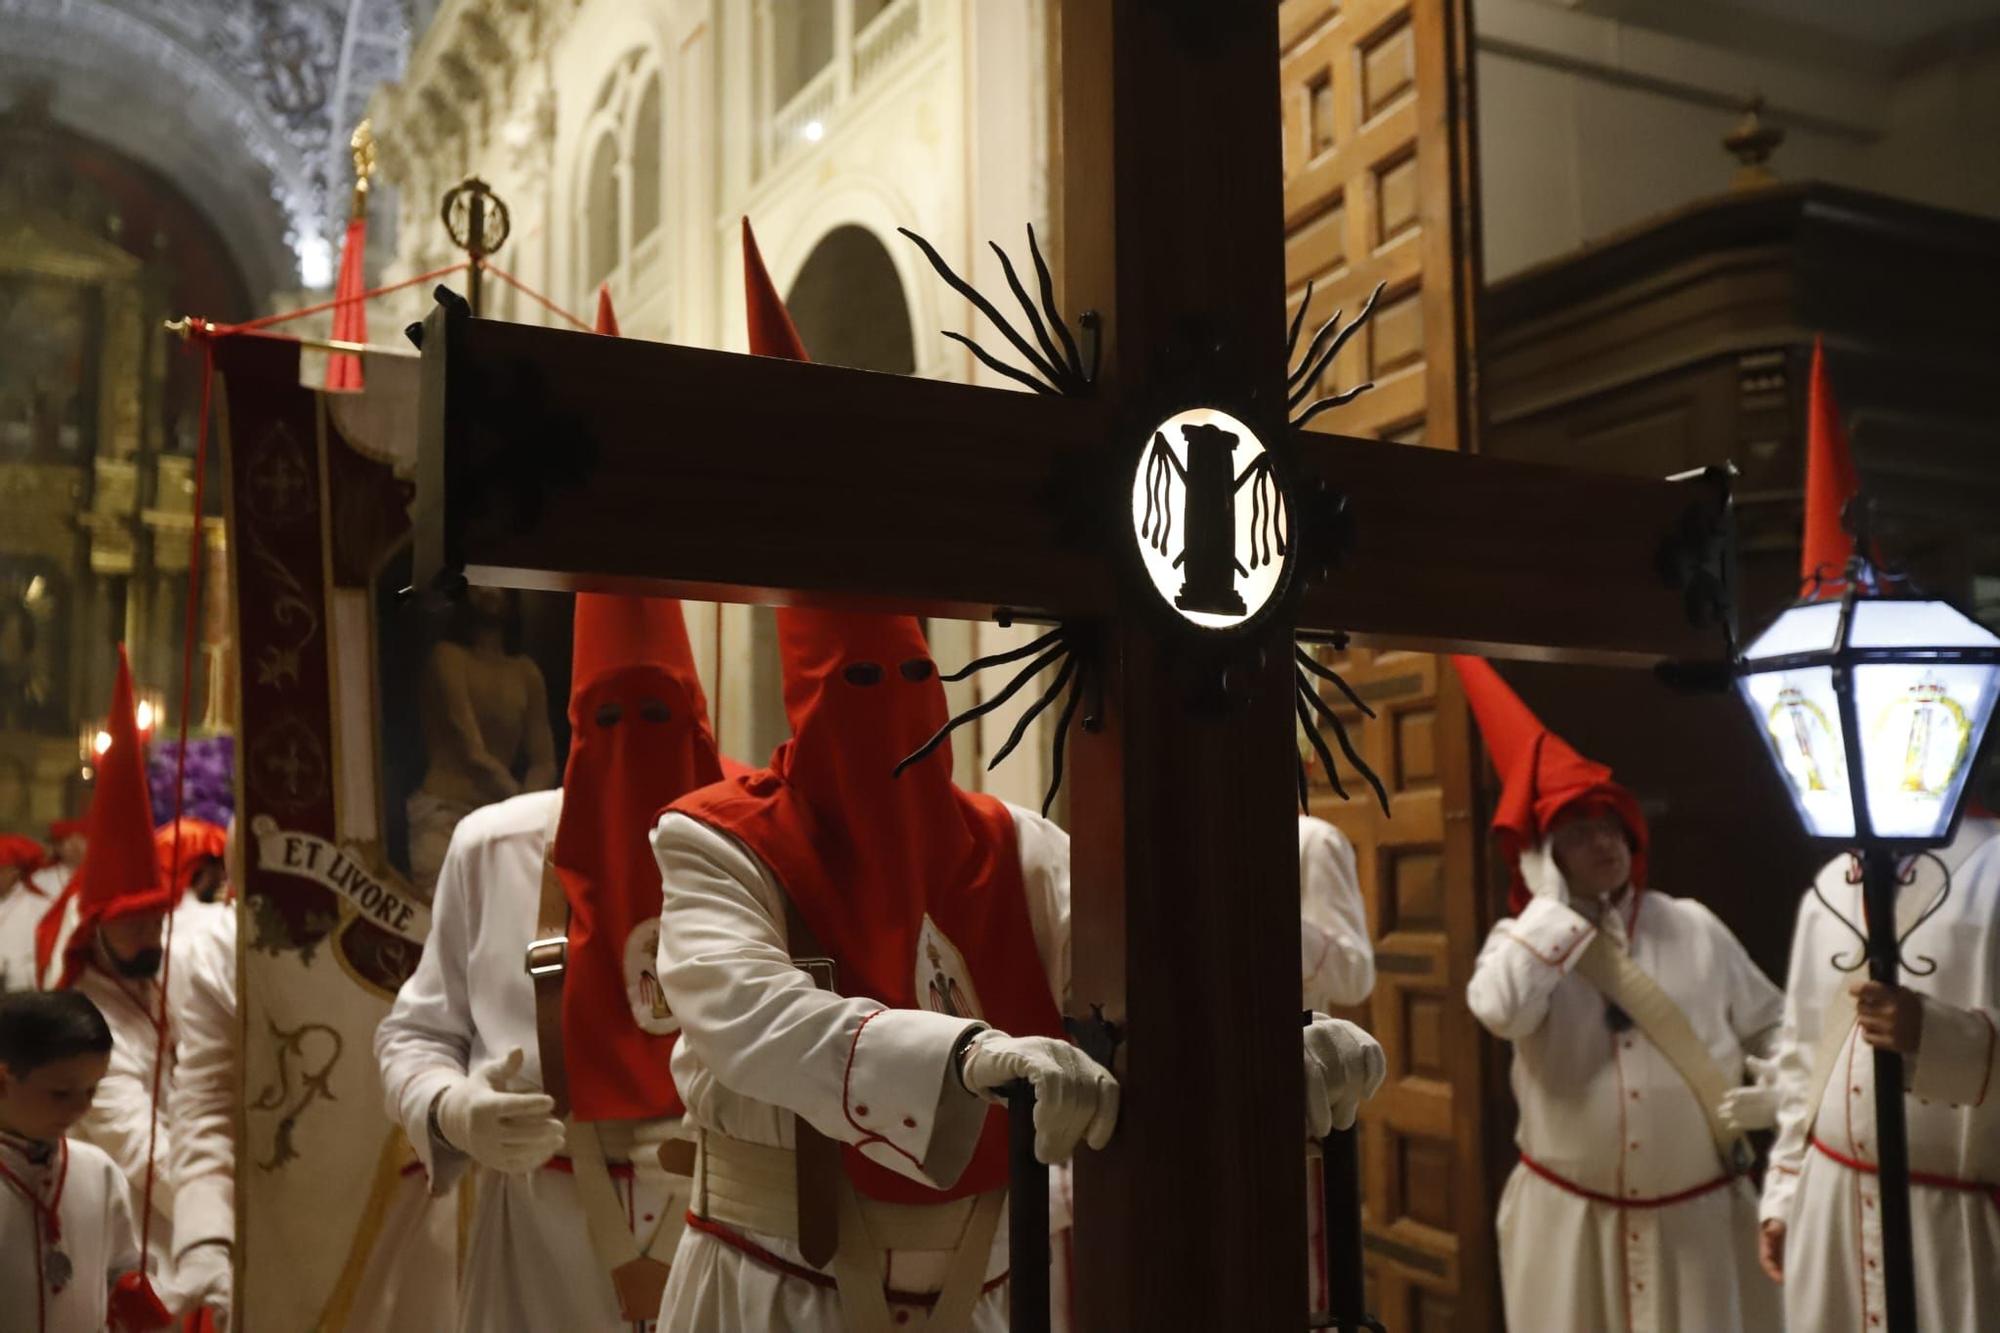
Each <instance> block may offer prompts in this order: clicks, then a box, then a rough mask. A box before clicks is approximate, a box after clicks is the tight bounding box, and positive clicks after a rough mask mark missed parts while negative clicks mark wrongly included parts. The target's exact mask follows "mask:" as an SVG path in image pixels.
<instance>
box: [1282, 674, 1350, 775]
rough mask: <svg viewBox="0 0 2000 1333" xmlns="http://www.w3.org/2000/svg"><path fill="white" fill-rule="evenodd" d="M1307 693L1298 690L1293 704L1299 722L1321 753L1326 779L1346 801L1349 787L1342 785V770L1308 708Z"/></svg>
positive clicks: (1320, 759) (1307, 737)
mask: <svg viewBox="0 0 2000 1333" xmlns="http://www.w3.org/2000/svg"><path fill="white" fill-rule="evenodd" d="M1305 694H1306V692H1305V691H1304V690H1299V691H1297V692H1296V696H1297V697H1295V698H1294V699H1293V700H1292V704H1293V706H1295V707H1296V708H1297V709H1298V713H1299V722H1300V724H1301V725H1303V726H1304V727H1305V729H1306V739H1307V740H1309V741H1311V742H1312V747H1313V749H1314V750H1315V751H1316V752H1317V753H1318V754H1319V762H1320V767H1322V768H1324V769H1325V770H1326V780H1327V781H1328V782H1331V783H1332V784H1333V791H1334V795H1336V796H1338V797H1340V799H1341V800H1343V801H1344V800H1346V799H1347V788H1345V787H1343V786H1341V785H1340V770H1339V769H1337V768H1335V767H1334V766H1333V751H1331V750H1329V749H1327V748H1326V742H1325V741H1324V740H1322V739H1321V738H1320V734H1319V728H1318V727H1316V726H1314V725H1313V720H1312V713H1311V712H1309V711H1308V710H1307V708H1306V700H1305Z"/></svg>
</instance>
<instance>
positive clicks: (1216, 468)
mask: <svg viewBox="0 0 2000 1333" xmlns="http://www.w3.org/2000/svg"><path fill="white" fill-rule="evenodd" d="M1291 524H1292V515H1291V505H1290V502H1289V499H1288V497H1287V496H1286V494H1285V485H1284V480H1283V478H1282V477H1281V475H1280V474H1279V472H1278V470H1277V468H1276V466H1275V460H1274V459H1273V458H1272V455H1271V453H1270V451H1269V450H1267V449H1266V448H1265V447H1264V443H1263V441H1261V440H1259V439H1258V438H1257V436H1256V435H1255V434H1254V433H1253V432H1252V431H1251V429H1250V428H1249V427H1248V426H1246V425H1244V424H1243V423H1242V422H1241V421H1239V420H1237V419H1236V418H1235V417H1233V416H1231V415H1229V414H1228V413H1227V412H1224V411H1221V410H1220V409H1218V408H1212V407H1192V408H1188V409H1187V410H1185V411H1182V412H1176V413H1175V414H1174V415H1172V416H1170V417H1168V418H1167V419H1166V420H1165V421H1163V422H1161V423H1160V424H1159V425H1158V426H1156V427H1154V428H1153V430H1152V431H1151V432H1150V433H1149V434H1148V436H1147V438H1146V442H1145V444H1144V445H1143V446H1142V447H1141V449H1140V450H1139V463H1138V467H1137V468H1136V469H1135V470H1134V472H1133V475H1132V533H1133V537H1134V539H1135V540H1136V541H1137V542H1138V544H1139V558H1140V560H1141V561H1142V562H1143V564H1144V565H1145V569H1146V576H1147V578H1148V579H1149V580H1151V582H1152V585H1153V589H1154V591H1156V592H1157V593H1159V595H1160V598H1161V600H1163V601H1164V602H1165V603H1166V604H1167V606H1168V607H1169V608H1171V609H1172V610H1173V612H1174V614H1176V615H1178V616H1179V617H1180V618H1181V619H1182V620H1184V621H1186V622H1187V623H1189V624H1191V625H1196V626H1199V627H1201V628H1203V629H1207V630H1229V629H1234V628H1236V627H1237V626H1239V625H1242V624H1244V623H1245V622H1247V621H1249V620H1251V619H1252V618H1254V617H1255V616H1256V615H1257V613H1258V612H1259V611H1262V610H1263V609H1264V608H1265V607H1266V606H1268V605H1269V604H1270V602H1271V599H1272V598H1274V597H1276V596H1277V595H1278V591H1279V589H1280V588H1282V587H1283V586H1284V576H1285V570H1286V567H1287V566H1288V565H1289V563H1290V561H1291V557H1292V545H1293V544H1292V540H1291Z"/></svg>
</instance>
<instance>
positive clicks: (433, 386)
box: [419, 0, 1717, 1330]
mask: <svg viewBox="0 0 2000 1333" xmlns="http://www.w3.org/2000/svg"><path fill="white" fill-rule="evenodd" d="M1060 16H1061V23H1062V37H1061V66H1062V78H1063V103H1062V117H1063V122H1064V131H1063V157H1062V160H1063V163H1064V170H1065V183H1066V188H1065V190H1064V200H1065V203H1064V209H1065V216H1064V219H1063V227H1062V231H1061V241H1060V243H1061V249H1062V253H1061V259H1062V260H1063V265H1064V276H1065V282H1064V288H1065V292H1064V295H1065V308H1066V309H1069V310H1072V311H1080V310H1083V309H1086V308H1089V309H1095V310H1097V311H1099V312H1101V314H1102V317H1103V321H1104V326H1103V327H1104V334H1105V339H1106V341H1105V344H1104V362H1103V368H1102V373H1101V374H1100V376H1099V377H1098V379H1097V382H1096V385H1095V390H1094V392H1093V393H1091V394H1090V395H1089V396H1084V397H1043V396H1036V395H1031V394H1024V393H1014V392H1007V391H1001V390H997V389H991V388H981V387H974V386H967V385H961V384H949V383H941V382H935V381H925V380H910V379H902V378H897V377H891V376H885V375H877V374H869V373H866V372H862V371H854V370H846V369H840V368H835V367H830V366H822V365H810V364H803V363H795V362H788V361H778V360H770V359H763V358H756V357H748V356H740V355H734V354H730V353H725V352H715V351H707V350H701V349H697V348H689V347H675V346H667V345H660V344H651V343H644V342H636V341H614V340H612V339H607V338H597V337H590V336H587V335H581V334H573V333H566V332H563V331H560V330H551V329H540V328H530V327H526V326H521V325H514V324H506V323H499V322H491V321H484V320H478V319H473V318H469V317H467V316H466V315H465V314H464V313H463V312H462V311H458V310H453V309H450V308H447V307H442V306H441V307H440V308H439V309H438V310H437V311H435V312H433V314H432V315H431V316H430V319H429V321H428V323H427V327H426V330H425V333H424V340H423V348H424V362H425V364H424V376H425V388H424V409H423V410H424V417H425V432H426V435H425V443H424V476H423V477H422V478H421V479H420V496H419V503H420V505H425V504H428V507H427V508H426V509H425V510H424V512H423V513H421V514H420V517H419V543H420V546H419V572H420V574H421V573H423V572H425V571H426V570H427V569H429V570H437V569H448V570H456V571H462V572H463V573H464V574H465V575H466V576H467V577H468V578H469V579H470V580H471V581H473V582H475V583H492V584H503V585H507V586H513V587H528V588H547V589H569V590H581V589H594V590H604V591H629V592H648V593H659V594H674V595H679V596H683V597H693V598H709V599H716V600H723V601H739V602H744V601H748V602H786V601H789V602H795V603H816V604H837V605H844V606H850V607H860V608H874V609H884V610H888V609H894V610H899V611H906V612H911V613H915V614H920V615H945V616H960V617H967V618H983V617H987V616H990V615H993V614H995V612H996V611H1003V610H1004V611H1008V612H1011V613H1013V614H1016V615H1021V616H1023V617H1024V618H1042V619H1050V620H1057V619H1060V620H1064V621H1067V622H1070V623H1082V624H1088V625H1091V626H1093V627H1094V640H1095V644H1096V652H1097V660H1098V661H1099V663H1100V664H1101V666H1100V673H1101V684H1102V689H1103V698H1102V722H1103V725H1102V728H1101V729H1100V730H1098V731H1096V732H1095V733H1090V732H1086V731H1084V730H1083V729H1082V728H1078V729H1077V732H1076V734H1075V735H1074V736H1072V737H1071V739H1070V752H1071V754H1072V755H1073V756H1074V770H1073V774H1072V778H1071V782H1072V787H1071V792H1072V795H1071V824H1072V826H1073V843H1072V857H1073V860H1072V876H1073V895H1074V903H1073V916H1072V931H1073V953H1074V969H1073V997H1074V998H1073V1002H1072V1006H1071V1016H1072V1017H1076V1018H1088V1017H1090V1016H1091V1014H1092V1011H1093V1007H1101V1011H1102V1014H1103V1015H1104V1016H1105V1017H1106V1018H1109V1019H1111V1020H1113V1021H1115V1022H1116V1023H1117V1024H1118V1025H1119V1027H1120V1028H1121V1030H1122V1034H1123V1044H1122V1045H1121V1047H1120V1048H1119V1051H1118V1074H1119V1077H1120V1079H1121V1081H1122V1083H1123V1086H1124V1109H1123V1113H1122V1119H1121V1122H1120V1126H1119V1130H1118V1134H1117V1137H1116V1139H1115V1140H1114V1142H1113V1143H1112V1145H1111V1146H1110V1148H1109V1149H1108V1150H1107V1151H1105V1152H1102V1153H1084V1154H1083V1155H1082V1157H1081V1158H1080V1160H1079V1162H1078V1168H1077V1200H1076V1205H1077V1213H1076V1232H1075V1254H1076V1261H1077V1270H1078V1271H1077V1293H1076V1297H1077V1302H1078V1314H1079V1318H1080V1321H1081V1324H1080V1326H1081V1327H1083V1328H1089V1329H1131V1328H1243V1329H1259V1330H1276V1329H1291V1328H1300V1327H1303V1326H1304V1323H1305V1300H1306V1275H1305V1247H1304V1245H1303V1243H1302V1240H1301V1234H1302V1231H1301V1219H1302V1217H1303V1214H1304V1187H1303V1181H1302V1171H1301V1150H1302V1144H1303V1126H1302V1115H1303V1110H1302V1090H1301V1077H1302V1076H1301V1061H1300V1055H1299V981H1298V943H1299V911H1298V888H1297V883H1298V879H1297V877H1298V863H1297V848H1296V831H1295V827H1294V820H1293V815H1294V809H1295V787H1294V770H1293V765H1294V760H1295V755H1296V749H1295V745H1296V735H1295V725H1296V724H1295V717H1294V695H1293V663H1292V637H1293V633H1294V630H1295V627H1305V628H1310V629H1315V630H1336V629H1338V630H1346V631H1350V632H1352V633H1353V634H1354V636H1355V639H1356V641H1357V642H1362V643H1370V644H1376V645H1385V644H1403V645H1411V646H1425V647H1432V648H1440V649H1442V648H1454V649H1462V650H1467V651H1474V652H1487V653H1494V654H1502V655H1513V656H1523V655H1539V656H1564V657H1571V658H1578V659H1589V660H1597V661H1609V662H1621V661H1622V662H1626V663H1629V664H1634V665H1642V664H1646V663H1649V662H1654V661H1658V660H1660V659H1663V658H1669V657H1690V658H1692V657H1699V656H1704V655H1713V654H1714V652H1715V650H1716V643H1717V641H1716V638H1715V636H1714V634H1713V632H1712V631H1703V630H1700V629H1698V628H1696V627H1694V626H1693V625H1691V624H1690V623H1689V621H1688V619H1687V617H1686V615H1685V613H1684V610H1683V604H1682V597H1681V594H1680V593H1679V592H1677V591H1676V590H1674V589H1673V588H1670V587H1667V586H1664V584H1663V582H1662V580H1661V578H1660V576H1659V574H1658V573H1657V572H1656V559H1657V556H1658V553H1659V549H1660V543H1661V541H1662V539H1663V538H1664V537H1666V536H1667V535H1668V534H1669V533H1670V532H1671V531H1673V530H1675V529H1676V528H1677V527H1678V526H1679V525H1680V524H1682V523H1683V522H1684V521H1685V520H1686V518H1687V515H1688V513H1689V511H1690V506H1691V505H1699V504H1701V503H1703V502H1704V499H1703V497H1700V496H1697V495H1694V494H1691V493H1690V491H1689V489H1688V488H1686V487H1684V486H1677V485H1673V484H1670V483H1667V482H1664V481H1662V482H1650V481H1644V480H1635V479H1631V478H1621V477H1611V476H1586V475H1581V474H1571V473H1566V472H1562V471H1558V470H1553V469H1548V468H1541V467H1535V466H1529V465H1524V464H1515V463H1504V462H1499V461H1494V460H1488V459H1482V458H1478V457H1470V456H1464V455H1453V454H1443V453H1439V452H1434V451H1429V450H1424V449H1417V448H1410V447H1406V446H1401V445H1395V444H1389V443H1385V442H1381V441H1373V440H1358V439H1345V438H1340V437H1336V436H1331V435H1322V434H1306V433H1305V432H1303V431H1295V430H1293V429H1292V428H1291V427H1290V426H1289V425H1288V424H1287V406H1286V373H1287V367H1286V365H1285V343H1286V331H1285V327H1284V324H1285V321H1284V318H1283V313H1284V306H1285V284H1284V272H1283V260H1282V248H1281V245H1280V239H1281V235H1282V227H1281V217H1280V164H1279V147H1280V145H1279V133H1278V125H1277V119H1276V118H1277V114H1278V110H1279V98H1278V38H1277V29H1276V23H1277V10H1276V6H1275V5H1272V4H1269V3H1264V4H1215V3H1208V2H1207V0H1201V2H1197V0H1173V2H1168V0H1103V2H1102V3H1096V4H1072V5H1064V6H1062V7H1061V9H1060ZM1191 406H1208V407H1214V408H1219V409H1222V410H1224V411H1226V412H1227V413H1229V414H1230V416H1232V417H1234V418H1235V419H1236V420H1237V421H1238V422H1240V423H1243V424H1244V425H1245V426H1247V427H1248V428H1249V431H1250V432H1251V433H1253V434H1254V435H1255V436H1256V437H1257V439H1259V440H1261V441H1263V443H1264V444H1265V446H1266V447H1267V448H1268V449H1269V450H1270V452H1271V453H1272V454H1273V455H1275V456H1276V459H1277V461H1278V463H1279V464H1280V465H1281V467H1280V470H1281V471H1282V472H1283V474H1284V475H1285V477H1286V479H1287V497H1288V499H1287V506H1288V514H1289V518H1290V525H1291V537H1292V541H1291V544H1290V551H1291V554H1290V556H1289V557H1288V559H1289V562H1290V563H1289V565H1288V566H1287V569H1286V573H1285V577H1284V580H1283V583H1282V587H1281V589H1280V591H1279V592H1278V594H1277V595H1276V596H1275V597H1274V598H1273V599H1272V601H1271V603H1270V605H1269V606H1268V607H1267V608H1266V609H1265V610H1264V612H1263V613H1262V614H1261V615H1260V616H1257V617H1253V618H1252V619H1251V620H1250V621H1248V622H1247V623H1246V624H1245V625H1244V626H1241V627H1239V628H1238V629H1237V630H1235V631H1233V632H1231V631H1220V632H1217V631H1204V630H1199V629H1196V628H1193V627H1191V626H1189V625H1188V624H1187V623H1186V621H1185V620H1184V619H1183V618H1182V616H1181V615H1180V613H1179V612H1178V611H1177V610H1175V609H1174V608H1173V606H1172V605H1171V602H1172V598H1173V594H1172V593H1171V592H1168V593H1166V594H1164V595H1163V594H1162V592H1161V591H1160V590H1159V589H1158V588H1157V587H1156V586H1155V584H1154V583H1153V582H1151V581H1150V580H1149V579H1148V577H1147V576H1146V574H1145V573H1144V570H1143V561H1142V557H1141V554H1140V538H1139V537H1138V535H1137V531H1136V526H1137V525H1136V521H1135V516H1134V514H1133V508H1134V505H1133V498H1132V497H1133V493H1134V478H1135V474H1136V472H1137V471H1138V469H1139V468H1140V467H1141V466H1142V460H1143V459H1144V457H1145V455H1146V451H1147V450H1148V449H1149V448H1150V447H1151V444H1152V440H1153V437H1154V434H1155V432H1156V430H1158V429H1159V428H1160V426H1161V425H1162V423H1164V422H1166V421H1167V420H1168V419H1169V418H1170V417H1172V416H1173V415H1174V414H1175V413H1177V412H1178V411H1180V410H1181V409H1184V408H1188V407H1191ZM1223 461H1224V462H1225V463H1226V462H1227V460H1226V459H1224V460H1223ZM1247 461H1249V460H1248V458H1247V457H1246V456H1245V455H1243V454H1242V453H1240V452H1239V453H1238V454H1237V456H1236V462H1237V463H1238V465H1241V464H1242V463H1244V462H1247ZM1184 462H1185V460H1179V461H1178V462H1177V466H1178V465H1180V464H1181V463H1184ZM1225 475H1226V473H1225ZM1331 495H1339V496H1344V497H1345V498H1346V501H1347V512H1348V514H1349V515H1351V517H1352V521H1353V530H1352V537H1351V543H1350V544H1349V545H1348V547H1347V549H1346V550H1345V551H1344V553H1342V552H1337V551H1336V549H1335V545H1334V543H1333V541H1332V540H1331V537H1332V533H1331V528H1332V527H1333V522H1332V518H1333V507H1332V506H1331V505H1329V504H1328V503H1326V497H1328V496H1331ZM1189 503H1190V504H1194V503H1195V502H1194V501H1190V502H1189ZM1248 507H1249V506H1248V505H1247V503H1246V502H1245V501H1243V500H1242V499H1239V500H1238V501H1237V504H1236V508H1237V510H1238V511H1239V512H1242V511H1245V510H1247V508H1248ZM1328 566H1330V570H1328V571H1327V576H1326V577H1319V575H1320V574H1321V572H1322V570H1323V569H1325V568H1326V567H1328ZM1392 1072H1393V1071H1392Z"/></svg>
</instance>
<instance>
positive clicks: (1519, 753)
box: [1451, 656, 1646, 912]
mask: <svg viewBox="0 0 2000 1333" xmlns="http://www.w3.org/2000/svg"><path fill="white" fill-rule="evenodd" d="M1451 664H1452V665H1453V666H1454V667H1456V668H1458V678H1459V679H1460V680H1461V681H1463V682H1464V684H1465V697H1466V700H1467V701H1468V702H1469V703H1471V705H1472V715H1473V717H1474V718H1475V719H1476V720H1477V721H1478V723H1479V734H1480V737H1481V738H1482V739H1484V740H1485V742H1486V752H1487V753H1488V754H1490V755H1492V756H1493V767H1494V768H1495V770H1497V771H1498V772H1499V774H1500V799H1499V801H1498V802H1497V803H1496V804H1495V806H1494V810H1493V832H1494V833H1495V834H1496V835H1497V836H1498V837H1499V840H1500V851H1501V854H1502V855H1504V856H1505V857H1506V858H1507V863H1508V866H1509V867H1510V868H1511V870H1512V873H1513V880H1512V882H1511V884H1510V885H1509V887H1508V892H1507V905H1508V908H1509V909H1510V910H1512V911H1514V912H1519V911H1521V910H1522V909H1523V908H1525V907H1526V906H1527V905H1528V897H1529V894H1528V886H1527V883H1526V881H1524V880H1523V879H1522V878H1521V853H1522V852H1524V851H1527V850H1529V849H1530V848H1532V847H1535V846H1537V845H1539V844H1540V843H1541V841H1542V840H1543V839H1544V838H1546V837H1548V835H1549V829H1550V827H1551V826H1553V825H1554V823H1555V822H1556V819H1557V818H1558V817H1559V816H1561V815H1564V814H1586V813H1603V814H1611V815H1615V816H1617V818H1618V821H1619V822H1620V823H1621V824H1623V825H1624V826H1625V834H1626V837H1627V838H1628V839H1630V841H1631V844H1632V883H1633V884H1635V885H1640V886H1643V885H1644V884H1645V882H1646V817H1645V816H1644V815H1642V814H1641V813H1640V812H1639V802H1638V801H1637V800H1636V799H1634V797H1633V795H1632V793H1631V792H1629V791H1627V790H1626V789H1625V788H1624V787H1622V786H1620V785H1619V784H1618V783H1616V782H1614V781H1613V780H1612V778H1611V770H1610V769H1608V768H1606V767H1605V766H1604V765H1603V764H1599V763H1594V762H1592V761H1591V760H1589V759H1585V758H1584V757H1583V756H1582V755H1580V754H1578V753H1577V752H1576V751H1575V750H1574V749H1572V748H1571V746H1570V744H1569V743H1568V742H1567V741H1565V740H1564V739H1563V738H1562V737H1560V736H1558V735H1556V734H1555V733H1554V732H1553V731H1550V730H1549V729H1548V728H1547V727H1546V726H1544V725H1542V720H1541V719H1540V718H1538V717H1536V716H1535V715H1534V713H1533V712H1532V711H1531V710H1530V709H1529V708H1528V705H1527V704H1525V703H1523V702H1521V696H1519V695H1518V694H1515V693H1514V691H1513V688H1512V687H1511V686H1509V685H1508V684H1507V682H1506V681H1504V680H1502V679H1500V673H1499V672H1497V671H1495V670H1494V669H1493V666H1492V664H1491V663H1490V662H1488V661H1486V659H1485V658H1483V657H1460V656H1454V657H1453V658H1452V659H1451Z"/></svg>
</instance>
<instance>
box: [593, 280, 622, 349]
mask: <svg viewBox="0 0 2000 1333" xmlns="http://www.w3.org/2000/svg"><path fill="white" fill-rule="evenodd" d="M597 332H599V333H602V334H607V335H609V336H610V337H613V338H616V337H617V336H618V312H617V311H616V310H613V309H612V308H611V284H610V283H608V282H601V283H599V284H598V285H597Z"/></svg>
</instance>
